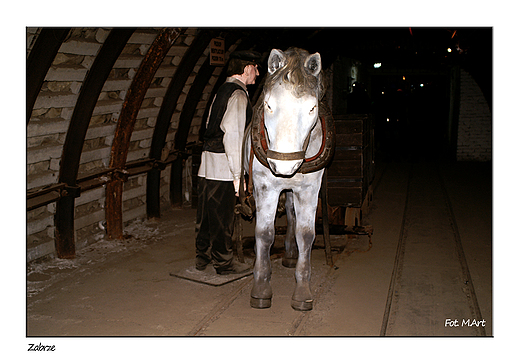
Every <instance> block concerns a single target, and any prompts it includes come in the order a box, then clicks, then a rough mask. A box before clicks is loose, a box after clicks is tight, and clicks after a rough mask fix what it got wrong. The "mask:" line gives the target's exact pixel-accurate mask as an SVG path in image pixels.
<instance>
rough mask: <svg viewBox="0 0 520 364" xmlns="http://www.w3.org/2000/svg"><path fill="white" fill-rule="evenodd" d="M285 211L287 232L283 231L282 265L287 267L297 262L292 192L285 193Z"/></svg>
mask: <svg viewBox="0 0 520 364" xmlns="http://www.w3.org/2000/svg"><path fill="white" fill-rule="evenodd" d="M285 196H286V197H285V198H286V199H285V212H286V214H287V232H286V233H285V253H284V256H283V258H282V265H283V266H284V267H287V268H294V267H296V262H298V246H297V245H296V235H295V229H296V216H295V215H294V201H293V193H292V192H289V191H287V192H286V193H285Z"/></svg>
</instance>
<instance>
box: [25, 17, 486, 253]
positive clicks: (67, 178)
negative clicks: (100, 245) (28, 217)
mask: <svg viewBox="0 0 520 364" xmlns="http://www.w3.org/2000/svg"><path fill="white" fill-rule="evenodd" d="M79 36H84V37H85V39H87V38H89V37H90V40H88V39H87V41H86V42H84V43H83V45H78V46H77V47H82V46H83V47H87V48H92V49H96V48H97V47H98V48H99V49H98V50H91V49H87V50H79V53H80V54H83V53H84V54H86V55H87V56H85V59H84V60H83V61H82V62H83V63H82V64H81V65H79V64H78V65H77V66H74V67H76V68H78V69H79V70H80V71H81V72H84V73H83V74H84V76H77V75H76V74H74V76H71V78H70V79H65V80H62V81H65V83H67V82H68V83H70V87H74V88H75V89H76V91H74V92H73V93H75V94H76V95H77V96H75V97H77V99H76V100H75V101H73V103H74V107H73V110H72V112H71V115H69V116H68V117H69V118H70V120H69V123H68V124H67V125H68V126H67V128H66V129H67V130H66V133H65V138H64V140H63V141H61V142H59V141H58V142H57V141H54V143H62V145H61V146H60V147H61V148H62V149H61V150H62V152H61V154H62V155H61V158H60V157H59V156H56V157H54V158H55V160H59V165H60V168H59V169H58V172H52V173H51V174H53V175H56V177H55V178H56V180H55V182H54V183H52V184H50V185H48V184H46V183H45V181H46V180H45V179H41V181H43V182H38V183H37V182H34V181H35V178H33V179H32V180H31V183H32V184H33V185H32V186H31V187H29V184H28V190H29V191H28V200H30V201H31V202H30V203H28V209H33V208H37V207H39V206H42V205H45V204H48V203H50V202H56V203H57V206H56V218H55V224H56V233H55V238H56V249H57V251H58V256H61V257H68V256H73V255H74V220H75V199H76V198H77V197H79V195H80V194H81V193H82V191H85V190H87V189H92V188H96V187H99V186H102V185H105V184H106V189H107V195H108V196H109V197H107V205H108V206H109V207H110V211H108V207H107V211H106V212H105V213H106V216H107V218H106V219H107V227H108V231H107V232H108V234H109V235H110V236H115V237H118V236H121V234H122V217H121V215H122V209H123V207H122V192H123V190H122V189H123V187H122V184H123V182H125V181H126V180H127V179H128V174H130V175H132V173H136V174H137V173H147V184H146V188H147V192H146V204H147V215H148V216H149V217H154V216H160V212H159V211H160V209H159V204H160V195H159V193H160V192H159V191H160V184H161V181H160V178H161V171H162V170H163V169H164V166H165V165H166V164H171V166H172V176H171V179H172V180H171V182H170V184H171V185H170V193H171V196H172V200H175V198H176V197H175V196H178V195H180V194H181V193H182V191H180V187H179V186H180V185H182V183H180V179H181V178H182V161H183V157H182V155H183V153H185V148H186V144H187V140H188V137H189V136H190V133H191V134H193V133H194V131H193V130H192V127H193V126H192V125H191V123H192V119H193V116H194V115H195V113H196V110H197V108H199V104H200V103H203V105H204V109H205V112H204V116H203V117H202V119H204V117H205V115H207V110H208V108H209V104H210V103H209V102H208V100H211V98H212V95H213V94H214V93H215V92H216V88H217V87H218V85H219V84H221V83H222V82H223V81H224V79H225V75H224V72H222V70H223V68H222V67H219V68H216V67H215V66H211V65H210V63H209V60H208V59H209V58H208V57H207V51H208V44H209V41H210V39H211V38H215V37H221V38H223V39H225V46H226V51H227V52H229V51H232V50H235V49H236V50H239V49H251V50H255V51H258V52H260V53H262V54H263V55H264V57H265V58H267V56H268V54H269V52H270V50H271V49H272V48H279V49H282V50H285V49H287V48H288V47H292V46H295V47H300V48H304V49H306V50H308V51H309V52H311V53H313V52H319V53H320V54H321V56H322V62H323V68H324V69H327V68H329V67H330V66H331V65H332V64H333V63H334V61H335V60H336V59H337V58H338V57H349V58H353V59H355V60H358V61H361V62H363V63H366V64H370V62H383V63H385V64H386V63H388V64H389V65H391V67H397V68H400V69H407V68H414V67H419V68H428V67H433V68H436V67H442V66H443V65H461V66H463V67H466V68H467V69H468V70H469V71H470V72H472V73H473V74H474V77H475V79H476V80H477V82H479V83H480V84H481V88H482V89H483V90H484V92H485V93H488V94H489V95H491V67H490V66H491V59H492V54H491V53H492V52H491V38H492V29H491V28H460V29H446V28H405V27H402V28H326V27H325V28H310V27H309V28H303V27H291V28H274V27H270V28H263V27H254V28H199V29H196V28H113V29H106V30H105V29H102V28H95V29H93V28H84V29H83V28H72V29H69V28H59V29H52V28H42V29H39V30H38V32H37V34H36V35H35V36H34V39H35V40H33V41H32V45H33V46H32V48H31V49H28V56H27V63H26V72H27V78H26V79H27V86H26V90H27V96H26V97H27V99H26V102H27V118H26V119H27V124H28V129H29V127H32V129H31V130H37V129H38V128H40V126H39V125H40V123H41V121H39V118H38V117H35V121H34V122H31V121H30V120H31V117H32V116H33V115H32V113H33V112H34V110H35V109H37V108H38V107H41V106H37V105H39V104H38V102H37V99H38V97H43V98H48V99H52V97H54V96H53V95H51V96H47V94H48V92H47V93H46V91H45V92H43V93H42V85H43V84H44V82H45V80H46V77H48V72H50V71H52V69H53V67H54V68H56V67H58V68H59V67H60V66H59V65H58V66H55V65H54V66H53V62H56V58H55V57H57V55H58V54H59V51H60V49H61V48H60V47H61V46H62V45H64V44H65V43H67V42H68V43H67V44H68V47H69V48H71V47H72V48H74V47H76V45H75V44H72V45H71V44H70V43H74V42H73V41H74V39H75V38H74V37H79ZM71 37H73V38H72V42H71ZM132 37H134V38H132ZM132 39H133V40H132ZM140 39H148V40H146V42H148V43H146V42H145V43H142V44H140V43H139V42H140ZM176 47H177V48H176ZM447 47H452V49H455V50H458V51H457V52H454V53H452V54H449V55H447V54H446V49H447ZM69 48H68V49H69ZM181 48H182V50H183V53H182V56H180V57H179V54H181V53H179V52H180V49H181ZM184 49H185V51H184ZM171 50H173V51H172V52H173V54H174V55H173V56H170V58H172V57H173V58H172V59H171V61H170V62H171V64H170V65H166V68H165V71H164V70H163V71H162V72H163V74H164V73H165V72H166V73H168V72H170V71H168V70H169V69H170V68H171V69H172V70H173V69H174V71H171V72H170V73H169V74H167V75H166V76H161V77H158V76H157V75H156V74H155V73H156V72H159V71H158V69H159V65H160V64H161V63H162V62H163V59H165V58H166V56H167V54H168V52H169V51H171ZM76 51H77V49H76ZM64 52H67V51H64ZM82 52H83V53H82ZM125 52H127V53H125ZM128 52H129V53H128ZM132 52H134V54H136V57H135V58H136V59H137V58H139V65H136V66H135V67H134V66H133V67H134V68H133V69H134V71H132V72H133V73H132V74H131V75H130V76H126V77H127V78H130V80H131V81H132V82H131V84H127V86H125V87H127V89H126V90H124V91H123V92H122V93H121V94H120V95H119V96H118V97H124V102H122V100H121V102H122V104H121V105H120V106H119V108H120V109H119V112H117V113H115V114H113V115H118V120H111V121H110V123H112V124H113V123H114V122H115V125H114V127H115V132H114V133H115V135H114V136H112V137H110V138H113V139H110V138H108V139H107V140H108V141H105V143H109V142H110V140H111V143H112V144H111V152H110V160H111V162H110V165H106V167H105V168H102V169H101V170H95V171H94V172H92V173H85V172H84V171H83V172H81V171H80V168H79V167H80V164H81V163H82V162H81V161H82V156H83V154H84V153H85V150H84V142H85V137H86V135H87V133H88V130H89V128H90V125H89V123H90V122H91V118H92V116H93V113H94V110H95V108H96V107H98V108H99V107H100V103H101V105H102V100H100V99H99V97H100V95H101V94H102V93H103V92H102V89H103V87H104V84H105V82H106V81H107V80H108V79H109V78H110V77H112V78H114V77H115V78H114V79H115V80H116V81H117V74H118V71H117V69H116V68H117V66H115V65H116V64H117V62H120V63H125V62H130V63H131V62H134V60H132V59H131V58H132V57H133V55H132ZM139 54H143V55H142V56H139V57H137V55H139ZM90 55H92V56H90ZM125 57H126V58H125ZM78 58H80V60H81V59H82V57H78ZM176 59H177V60H176ZM174 63H175V64H174ZM173 64H174V66H175V67H174V68H173V67H172V65H173ZM131 68H132V67H131ZM85 72H86V73H85ZM114 74H115V76H114ZM263 75H265V71H264V72H263ZM263 75H261V77H262V76H263ZM74 77H76V78H74ZM82 77H84V78H82ZM162 77H169V78H171V82H169V84H168V85H161V86H162V87H163V89H165V88H166V92H165V93H164V95H162V96H161V97H159V98H158V99H160V100H162V104H161V105H160V108H159V112H158V114H157V115H155V116H154V117H153V119H154V120H155V121H154V122H153V123H154V125H153V126H152V129H153V136H152V137H151V141H150V145H148V146H147V148H148V151H147V156H146V157H145V158H141V159H139V160H132V161H129V160H127V158H126V155H125V154H126V153H128V146H129V144H130V143H131V138H132V135H133V134H132V133H133V131H134V124H135V123H136V120H137V119H138V113H139V111H140V110H141V109H142V108H143V107H144V106H143V105H142V103H143V99H144V97H145V94H146V93H147V92H148V91H153V90H155V89H156V87H157V86H158V85H155V84H154V82H155V81H156V80H159V81H160V80H161V79H162ZM215 77H216V78H217V80H216V82H215V81H211V80H212V79H214V78H215ZM124 82H126V81H124ZM260 82H261V81H260ZM260 82H257V83H260ZM78 85H79V86H78ZM60 92H61V93H63V92H62V91H58V92H57V93H56V95H57V94H59V93H60ZM207 94H209V95H210V96H209V97H207V96H204V95H207ZM71 96H74V95H71ZM40 104H41V103H40ZM35 105H36V106H35ZM50 109H60V105H51V106H50ZM174 113H176V114H178V124H177V125H176V128H177V130H176V134H175V138H174V140H170V141H167V134H168V130H169V129H170V128H171V125H172V120H173V119H172V118H173V115H174ZM62 119H63V114H62V116H57V117H56V118H54V119H52V120H53V121H56V120H58V121H59V123H61V124H64V122H65V120H62ZM33 124H34V125H33ZM60 127H62V126H60ZM31 133H37V132H34V131H31ZM35 136H36V137H38V135H35ZM44 138H45V137H44ZM166 143H171V144H172V145H173V146H172V148H170V150H171V149H173V155H170V156H168V155H166V156H163V153H164V149H165V144H166ZM29 159H30V158H29ZM124 162H126V165H125V163H124ZM29 163H30V161H28V164H29ZM129 163H130V164H129ZM51 164H52V163H51ZM35 168H40V167H35ZM30 170H31V168H29V167H28V171H30ZM54 170H55V171H56V167H54ZM128 171H130V172H128ZM132 171H133V172H132ZM30 173H31V172H28V174H30ZM48 174H49V173H48ZM47 181H48V179H47ZM107 181H108V182H107ZM42 196H43V197H42ZM109 199H113V200H109ZM60 249H61V250H60Z"/></svg>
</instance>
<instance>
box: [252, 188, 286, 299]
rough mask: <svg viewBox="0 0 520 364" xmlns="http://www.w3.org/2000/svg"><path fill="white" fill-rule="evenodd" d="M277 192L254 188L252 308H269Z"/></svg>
mask: <svg viewBox="0 0 520 364" xmlns="http://www.w3.org/2000/svg"><path fill="white" fill-rule="evenodd" d="M279 194H280V192H279V191H277V192H276V191H273V190H272V189H271V190H270V189H269V188H268V187H267V186H263V187H262V186H259V188H258V189H257V186H255V201H256V227H255V253H256V260H255V266H254V268H253V277H254V280H253V288H252V290H251V300H250V304H251V307H253V308H269V307H271V298H272V296H273V290H272V288H271V259H270V250H271V246H272V245H273V242H274V237H275V228H274V221H275V217H276V207H277V204H278V196H279Z"/></svg>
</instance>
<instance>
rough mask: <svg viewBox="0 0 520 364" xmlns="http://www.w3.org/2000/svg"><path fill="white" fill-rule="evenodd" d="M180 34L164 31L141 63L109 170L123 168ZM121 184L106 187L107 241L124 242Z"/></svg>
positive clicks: (120, 122)
mask: <svg viewBox="0 0 520 364" xmlns="http://www.w3.org/2000/svg"><path fill="white" fill-rule="evenodd" d="M181 33H182V32H181V29H179V28H165V29H164V30H163V31H162V32H161V33H160V34H159V35H158V36H157V38H155V40H154V42H153V43H152V45H151V46H150V48H149V49H148V52H147V53H146V55H145V57H144V59H143V60H142V62H141V65H140V66H139V69H138V70H137V73H136V75H135V77H134V79H133V80H132V84H131V85H130V88H129V89H128V92H127V94H126V98H125V101H124V103H123V107H122V109H121V114H120V116H119V120H118V121H117V127H116V131H115V135H114V140H113V143H112V151H111V156H110V168H114V169H116V170H120V171H121V170H123V169H124V168H125V164H126V159H127V156H128V147H129V146H130V138H131V136H132V132H133V130H134V126H135V121H136V119H137V114H138V112H139V109H140V108H141V104H142V103H143V100H144V97H145V95H146V91H147V90H148V88H149V87H150V83H151V82H152V80H153V78H154V76H155V73H156V72H157V70H158V69H159V66H160V65H161V63H162V62H163V60H164V57H165V56H166V54H167V53H168V50H169V49H170V48H171V46H172V45H173V43H174V42H175V41H176V40H177V38H178V37H179V35H180V34H181ZM117 175H119V174H113V175H112V176H113V177H116V176H117ZM123 183H124V181H123V179H121V178H112V179H111V181H110V182H109V183H107V190H106V194H105V195H106V204H105V206H106V210H105V214H106V221H107V235H108V237H109V238H110V239H122V238H123V207H122V206H123Z"/></svg>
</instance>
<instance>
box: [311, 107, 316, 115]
mask: <svg viewBox="0 0 520 364" xmlns="http://www.w3.org/2000/svg"><path fill="white" fill-rule="evenodd" d="M314 111H316V105H314V106H313V107H312V109H311V111H309V114H312V113H313V112H314Z"/></svg>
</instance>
